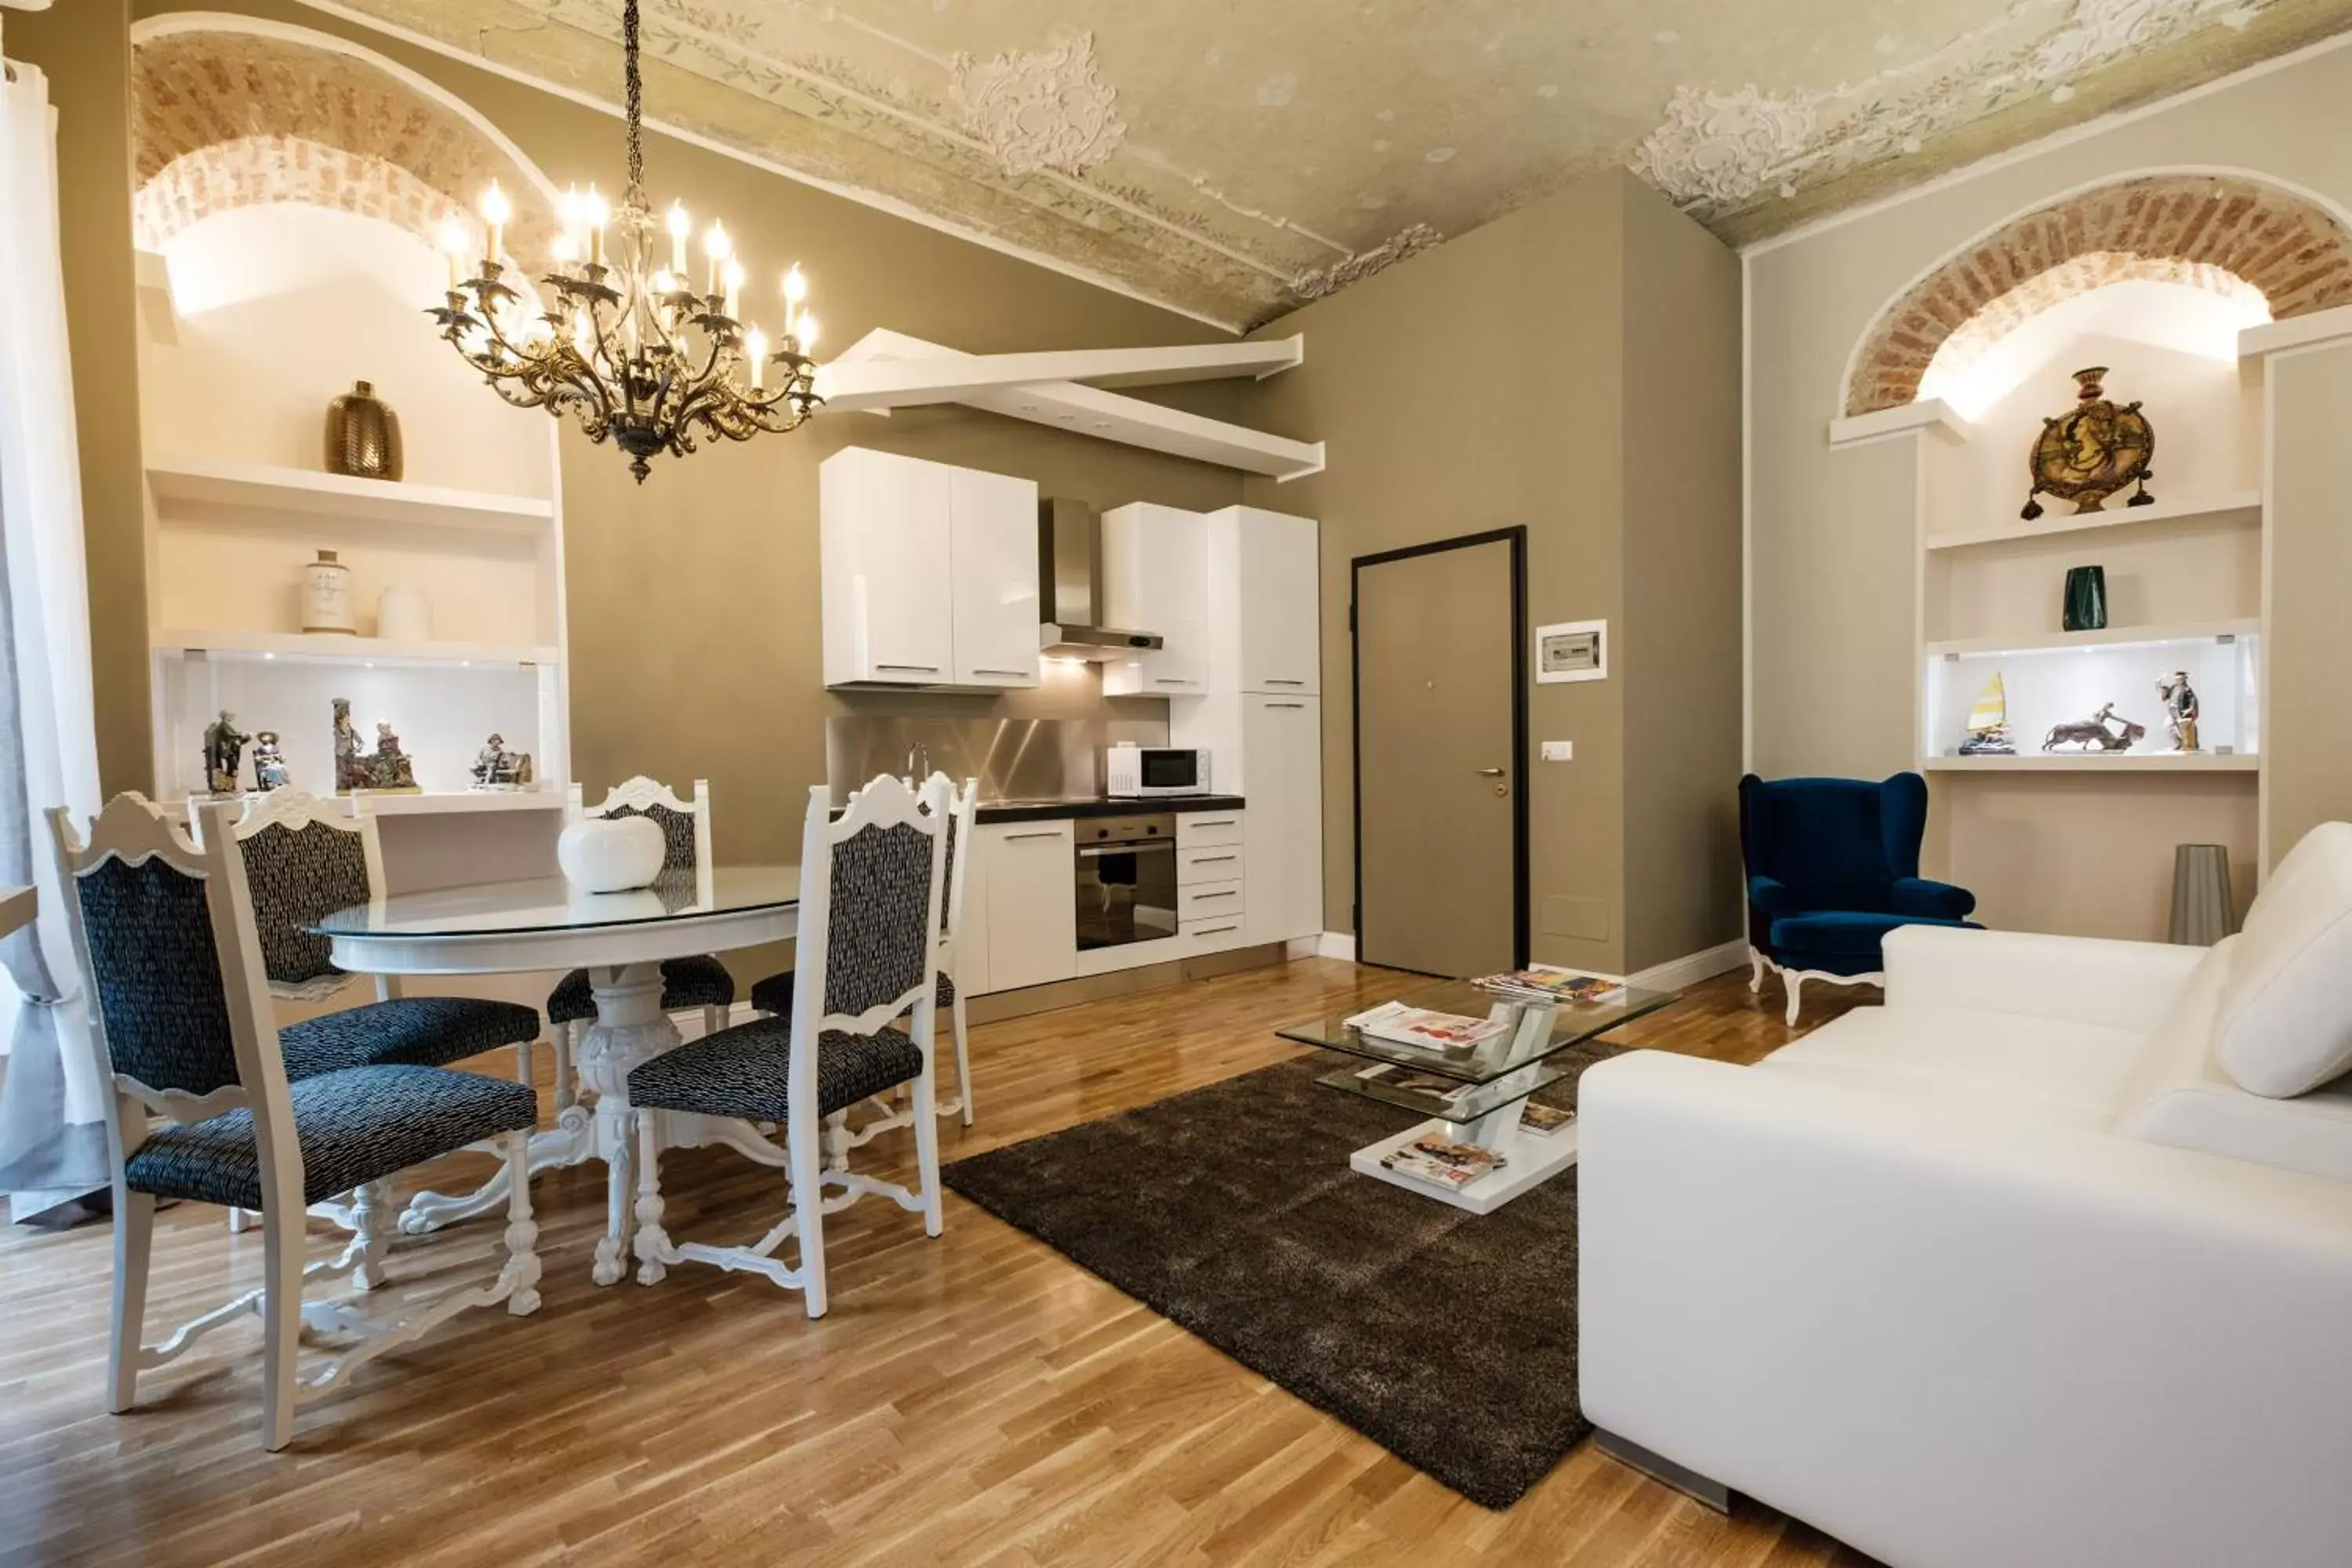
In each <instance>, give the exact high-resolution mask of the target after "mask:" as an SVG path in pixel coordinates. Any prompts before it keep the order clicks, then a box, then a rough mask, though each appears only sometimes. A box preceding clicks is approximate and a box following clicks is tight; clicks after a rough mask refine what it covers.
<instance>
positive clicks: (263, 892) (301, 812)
mask: <svg viewBox="0 0 2352 1568" xmlns="http://www.w3.org/2000/svg"><path fill="white" fill-rule="evenodd" d="M229 835H230V837H233V838H235V839H236V842H237V847H238V853H239V856H240V858H242V859H243V861H244V864H245V876H246V882H247V887H248V889H250V891H251V894H252V898H253V918H254V922H255V924H256V925H257V927H258V929H259V931H260V934H261V962H262V966H263V968H264V969H265V971H267V973H268V975H269V989H270V992H271V994H274V995H278V996H286V997H293V998H299V999H300V1000H302V1001H316V1000H318V999H319V998H320V997H323V996H326V995H329V994H332V993H333V992H335V991H338V990H341V988H342V987H343V986H344V985H345V984H348V983H349V982H350V980H351V976H350V975H349V974H347V973H344V972H343V971H342V970H340V969H338V968H336V967H335V965H334V961H333V959H332V958H331V956H330V955H329V950H330V948H331V945H332V944H331V943H330V942H328V940H327V939H326V938H325V937H322V936H314V935H312V934H311V933H310V927H311V926H313V925H315V924H317V923H318V922H319V921H320V920H321V919H323V918H324V917H326V916H328V915H331V914H332V913H334V912H335V911H336V910H344V909H349V908H351V907H352V905H354V904H364V903H368V902H370V901H372V900H374V899H376V898H377V897H379V896H380V895H381V894H382V892H383V840H382V837H381V836H380V834H379V832H378V830H377V827H376V819H375V816H374V815H373V813H372V812H370V811H369V810H368V809H367V808H366V806H365V805H362V803H360V802H358V801H356V800H355V801H352V803H351V815H350V816H344V815H343V814H342V812H341V808H340V807H339V805H338V804H337V803H334V802H331V801H324V800H320V798H319V797H318V796H317V795H310V794H307V793H305V792H303V791H301V790H297V789H279V790H273V791H271V792H270V793H269V794H268V795H258V796H251V797H248V798H247V802H246V806H245V815H244V816H242V817H240V818H239V819H238V820H237V823H236V826H234V827H232V828H230V829H229Z"/></svg>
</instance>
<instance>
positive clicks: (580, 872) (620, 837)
mask: <svg viewBox="0 0 2352 1568" xmlns="http://www.w3.org/2000/svg"><path fill="white" fill-rule="evenodd" d="M664 847H665V846H664V844H663V840H662V830H661V828H660V826H659V825H657V824H656V823H655V822H654V820H653V819H652V818H651V817H646V816H589V817H583V818H582V819H581V820H579V821H578V822H574V823H572V824H571V825H570V826H567V827H565V828H564V830H563V831H562V833H560V834H558V835H557V836H556V839H555V863H556V864H557V865H558V866H561V867H562V868H563V879H564V880H565V881H567V882H570V883H571V884H572V886H573V887H575V888H578V889H581V890H582V891H583V892H588V893H622V892H626V891H628V890H629V889H633V888H643V887H647V886H650V885H651V884H652V882H653V879H655V878H656V877H658V876H660V875H661V868H662V852H663V849H664Z"/></svg>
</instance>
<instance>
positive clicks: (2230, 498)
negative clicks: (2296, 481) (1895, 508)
mask: <svg viewBox="0 0 2352 1568" xmlns="http://www.w3.org/2000/svg"><path fill="white" fill-rule="evenodd" d="M2261 510H2263V492H2262V491H2260V490H2234V491H2231V493H2229V494H2227V495H2219V496H2209V497H2207V498H2205V499H2204V500H2183V501H2158V502H2157V503H2156V504H2155V505H2153V506H2117V507H2112V508H2107V509H2105V510H2099V511H2089V512H2072V513H2067V514H2064V515H2062V516H2045V517H2043V518H2041V519H2040V520H2038V521H2033V522H2028V521H2025V520H2024V519H2022V518H2020V519H2018V520H2016V521H2013V522H2008V523H2004V524H2002V525H2001V526H2000V527H1998V528H1979V529H1971V530H1969V531H1967V532H1965V533H1931V534H1929V535H1928V536H1927V548H1928V549H1930V550H1966V549H1968V548H1969V547H1970V546H1971V545H1978V544H2001V543H2006V542H2009V541H2011V540H2014V539H2057V538H2061V537H2063V536H2064V535H2067V534H2073V533H2083V532H2085V531H2089V530H2091V529H2095V528H2122V527H2126V526H2130V525H2134V524H2139V523H2149V522H2172V521H2178V520H2179V519H2181V518H2188V517H2227V516H2231V515H2232V514H2236V513H2241V512H2252V513H2259V512H2261Z"/></svg>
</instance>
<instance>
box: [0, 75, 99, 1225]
mask: <svg viewBox="0 0 2352 1568" xmlns="http://www.w3.org/2000/svg"><path fill="white" fill-rule="evenodd" d="M7 74H8V75H10V76H11V77H13V79H11V80H8V81H6V82H5V98H0V542H5V551H0V885H5V886H9V887H23V886H26V885H27V884H29V885H31V886H33V887H35V888H37V889H38V890H39V898H40V920H39V921H38V923H37V925H34V926H27V927H26V928H25V929H24V930H22V931H17V932H16V933H15V934H14V935H12V936H9V937H6V938H5V939H0V969H5V973H6V975H7V980H8V982H9V983H8V984H0V1029H5V1035H0V1038H5V1039H7V1041H8V1042H9V1045H8V1056H7V1067H6V1077H5V1079H0V1194H6V1195H7V1198H8V1203H9V1216H10V1217H11V1218H14V1219H28V1218H31V1217H33V1216H34V1215H38V1214H41V1213H43V1212H45V1211H47V1210H50V1209H53V1208H57V1207H58V1206H59V1205H64V1204H67V1203H69V1202H70V1201H71V1200H73V1199H75V1198H78V1197H79V1196H82V1195H83V1194H87V1193H89V1192H91V1191H92V1190H94V1189H98V1188H102V1187H104V1186H105V1185H106V1184H107V1156H106V1135H105V1122H104V1116H105V1110H104V1102H103V1100H101V1099H100V1094H101V1085H100V1080H99V1071H98V1063H97V1060H96V1058H95V1056H94V1054H93V1053H92V1050H91V1048H90V1041H89V1022H88V1014H87V1004H86V1002H85V1000H84V998H83V996H82V995H81V987H80V984H79V975H78V973H77V972H76V968H75V964H74V958H73V942H72V938H71V936H70V934H69V932H68V926H67V923H66V915H65V910H66V906H65V903H64V893H63V890H62V889H60V888H59V887H58V876H57V860H56V856H55V854H54V853H53V852H52V851H51V849H50V847H49V840H48V833H49V828H48V824H47V821H46V820H44V818H43V816H42V815H41V814H42V813H43V812H44V811H45V810H47V808H48V807H50V806H52V805H66V806H69V807H71V808H72V810H73V812H74V815H75V817H76V819H77V820H78V821H82V822H87V821H88V819H89V815H90V814H91V813H93V812H95V811H96V810H97V809H98V805H99V792H98V747H97V739H96V731H95V725H94V722H93V720H92V717H91V704H90V666H89V588H88V579H87V578H86V577H85V576H84V574H83V567H82V527H81V471H80V467H79V458H78V456H77V448H76V447H75V442H74V411H73V374H72V367H71V363H70V362H69V360H68V353H67V347H66V310H65V274H64V270H63V268H62V266H61V264H60V261H59V258H58V161H57V116H56V113H55V111H54V110H51V108H50V107H49V94H48V82H47V79H46V78H44V77H43V76H42V75H41V73H40V72H39V71H37V70H36V69H34V68H32V67H30V66H27V65H24V64H21V63H17V62H11V63H10V64H9V66H8V68H7ZM124 303H125V307H126V308H128V305H129V301H127V300H126V301H125V302H124ZM10 1015H13V1016H10Z"/></svg>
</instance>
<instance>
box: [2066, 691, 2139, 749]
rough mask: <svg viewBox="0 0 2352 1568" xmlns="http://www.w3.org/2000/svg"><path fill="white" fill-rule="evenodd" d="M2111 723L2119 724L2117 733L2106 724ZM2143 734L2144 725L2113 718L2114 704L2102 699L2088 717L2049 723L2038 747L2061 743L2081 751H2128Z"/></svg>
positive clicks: (2114, 716) (2114, 714)
mask: <svg viewBox="0 0 2352 1568" xmlns="http://www.w3.org/2000/svg"><path fill="white" fill-rule="evenodd" d="M2111 723H2112V724H2119V725H2121V726H2123V728H2122V731H2121V732H2117V731H2115V730H2111V729H2109V728H2108V727H2107V726H2108V725H2109V724H2111ZM2146 736H2147V725H2145V724H2135V723H2133V722H2132V721H2130V720H2128V719H2118V718H2116V705H2115V704H2114V703H2112V702H2102V703H2100V704H2099V710H2098V711H2097V712H2096V713H2094V714H2092V715H2091V716H2090V717H2089V718H2088V719H2077V720H2074V721H2072V722H2070V723H2065V724H2053V725H2052V726H2051V727H2050V734H2049V737H2048V738H2047V739H2045V740H2044V741H2043V742H2042V750H2043V751H2045V752H2054V751H2056V750H2057V749H2058V748H2059V747H2061V746H2074V747H2075V748H2077V749H2078V750H2081V751H2085V752H2128V751H2130V750H2131V749H2132V745H2133V743H2134V742H2137V741H2140V740H2142V739H2145V738H2146Z"/></svg>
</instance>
